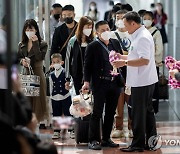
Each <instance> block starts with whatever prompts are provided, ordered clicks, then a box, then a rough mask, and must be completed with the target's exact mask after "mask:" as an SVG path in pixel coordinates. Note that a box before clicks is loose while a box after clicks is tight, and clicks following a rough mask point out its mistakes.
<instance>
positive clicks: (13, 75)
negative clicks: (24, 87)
mask: <svg viewBox="0 0 180 154" xmlns="http://www.w3.org/2000/svg"><path fill="white" fill-rule="evenodd" d="M11 78H12V79H13V80H17V78H18V70H17V67H16V65H13V66H12V68H11Z"/></svg>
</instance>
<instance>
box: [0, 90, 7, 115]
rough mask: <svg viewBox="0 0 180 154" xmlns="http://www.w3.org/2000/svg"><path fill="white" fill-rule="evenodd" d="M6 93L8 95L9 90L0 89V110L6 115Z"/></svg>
mask: <svg viewBox="0 0 180 154" xmlns="http://www.w3.org/2000/svg"><path fill="white" fill-rule="evenodd" d="M6 93H7V89H0V99H1V100H0V110H1V111H2V112H4V113H6V112H7V109H6V104H5V103H6Z"/></svg>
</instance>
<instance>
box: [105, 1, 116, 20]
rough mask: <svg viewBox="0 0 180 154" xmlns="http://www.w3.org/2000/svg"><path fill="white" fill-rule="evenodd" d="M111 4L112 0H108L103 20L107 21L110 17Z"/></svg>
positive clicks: (112, 3)
mask: <svg viewBox="0 0 180 154" xmlns="http://www.w3.org/2000/svg"><path fill="white" fill-rule="evenodd" d="M113 6H114V1H109V2H108V11H106V12H105V13H104V20H105V21H107V22H108V21H109V20H110V19H111V16H112V9H113Z"/></svg>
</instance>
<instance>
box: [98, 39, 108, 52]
mask: <svg viewBox="0 0 180 154" xmlns="http://www.w3.org/2000/svg"><path fill="white" fill-rule="evenodd" d="M96 40H97V41H98V42H99V43H100V44H101V46H102V47H103V48H104V49H105V50H106V51H107V53H108V55H109V53H110V51H109V49H108V48H107V47H106V46H105V45H104V44H103V43H102V42H101V41H100V40H99V39H96Z"/></svg>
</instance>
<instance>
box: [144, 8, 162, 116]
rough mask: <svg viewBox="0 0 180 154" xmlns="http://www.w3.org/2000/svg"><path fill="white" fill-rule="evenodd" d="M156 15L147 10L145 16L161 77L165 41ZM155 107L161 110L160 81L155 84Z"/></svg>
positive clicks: (145, 23)
mask: <svg viewBox="0 0 180 154" xmlns="http://www.w3.org/2000/svg"><path fill="white" fill-rule="evenodd" d="M153 22H154V15H153V13H152V12H151V11H146V12H145V13H144V16H143V23H144V26H145V27H146V28H147V29H148V30H149V32H150V33H151V35H152V37H153V40H154V44H155V62H156V69H157V74H158V78H159V67H160V66H162V61H163V42H162V37H161V33H160V31H159V30H158V29H157V28H156V27H155V26H154V23H153ZM153 108H154V112H155V113H157V112H158V111H159V83H158V82H157V83H156V84H155V90H154V94H153Z"/></svg>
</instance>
